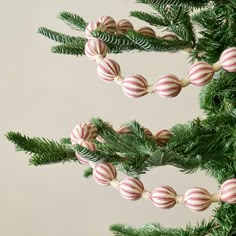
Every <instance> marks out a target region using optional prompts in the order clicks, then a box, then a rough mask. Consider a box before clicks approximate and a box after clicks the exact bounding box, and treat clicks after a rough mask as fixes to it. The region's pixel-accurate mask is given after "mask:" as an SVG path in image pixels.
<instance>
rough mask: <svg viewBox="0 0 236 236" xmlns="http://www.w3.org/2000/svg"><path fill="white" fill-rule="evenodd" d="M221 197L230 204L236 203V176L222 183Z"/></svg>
mask: <svg viewBox="0 0 236 236" xmlns="http://www.w3.org/2000/svg"><path fill="white" fill-rule="evenodd" d="M220 199H221V200H222V201H224V202H227V203H230V204H234V203H236V178H232V179H228V180H226V181H225V182H224V183H223V184H222V185H221V187H220Z"/></svg>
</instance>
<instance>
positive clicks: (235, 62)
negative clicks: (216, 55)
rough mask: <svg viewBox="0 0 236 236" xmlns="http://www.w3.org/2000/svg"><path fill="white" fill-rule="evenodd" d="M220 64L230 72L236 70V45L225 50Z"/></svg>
mask: <svg viewBox="0 0 236 236" xmlns="http://www.w3.org/2000/svg"><path fill="white" fill-rule="evenodd" d="M220 64H221V66H222V67H223V69H224V70H226V71H228V72H236V47H232V48H228V49H226V50H224V51H223V52H222V54H221V56H220Z"/></svg>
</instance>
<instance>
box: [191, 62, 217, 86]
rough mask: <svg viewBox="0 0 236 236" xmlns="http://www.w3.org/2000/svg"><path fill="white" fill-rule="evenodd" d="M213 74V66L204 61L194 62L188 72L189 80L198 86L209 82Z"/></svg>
mask: <svg viewBox="0 0 236 236" xmlns="http://www.w3.org/2000/svg"><path fill="white" fill-rule="evenodd" d="M213 75H214V71H213V68H212V66H211V65H210V64H208V63H207V62H204V61H201V62H197V63H194V64H193V65H192V66H191V67H190V69H189V72H188V78H189V81H190V82H191V84H193V85H196V86H203V85H205V84H207V83H209V82H210V80H211V79H212V77H213Z"/></svg>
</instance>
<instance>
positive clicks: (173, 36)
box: [161, 34, 177, 41]
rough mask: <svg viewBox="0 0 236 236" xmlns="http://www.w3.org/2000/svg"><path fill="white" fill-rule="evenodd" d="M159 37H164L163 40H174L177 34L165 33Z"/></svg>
mask: <svg viewBox="0 0 236 236" xmlns="http://www.w3.org/2000/svg"><path fill="white" fill-rule="evenodd" d="M161 38H162V39H165V40H169V41H172V40H176V39H177V36H176V35H175V34H165V35H163V36H162V37H161Z"/></svg>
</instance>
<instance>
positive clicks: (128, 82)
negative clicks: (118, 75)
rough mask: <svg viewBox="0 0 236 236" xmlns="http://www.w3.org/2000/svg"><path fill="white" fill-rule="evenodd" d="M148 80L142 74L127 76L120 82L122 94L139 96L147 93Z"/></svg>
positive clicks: (133, 96) (132, 96)
mask: <svg viewBox="0 0 236 236" xmlns="http://www.w3.org/2000/svg"><path fill="white" fill-rule="evenodd" d="M147 88H148V82H147V80H146V79H145V78H144V77H143V76H142V75H131V76H127V77H126V78H125V79H124V81H123V84H122V90H123V92H124V94H125V95H126V96H128V97H131V98H139V97H142V96H144V95H146V94H147Z"/></svg>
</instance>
